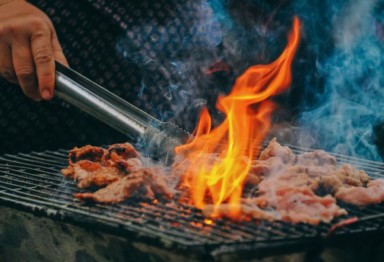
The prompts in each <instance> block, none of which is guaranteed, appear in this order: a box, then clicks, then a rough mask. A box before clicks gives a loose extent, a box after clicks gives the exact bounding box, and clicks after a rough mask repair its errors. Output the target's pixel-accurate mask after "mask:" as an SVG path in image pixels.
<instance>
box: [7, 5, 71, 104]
mask: <svg viewBox="0 0 384 262" xmlns="http://www.w3.org/2000/svg"><path fill="white" fill-rule="evenodd" d="M55 60H57V61H58V62H60V63H62V64H64V65H68V63H67V60H66V58H65V56H64V54H63V51H62V48H61V46H60V43H59V40H58V38H57V35H56V32H55V29H54V27H53V24H52V22H51V20H50V19H49V18H48V16H47V15H46V14H45V13H44V12H43V11H41V10H40V9H38V8H37V7H35V6H33V5H31V4H29V3H27V2H26V1H24V0H0V75H1V76H2V77H4V78H5V79H7V80H8V81H10V82H12V83H15V84H19V85H20V86H21V88H22V90H23V92H24V94H25V95H26V96H28V97H30V98H32V99H33V100H36V101H40V100H41V99H44V100H50V99H51V98H52V97H53V91H54V86H55Z"/></svg>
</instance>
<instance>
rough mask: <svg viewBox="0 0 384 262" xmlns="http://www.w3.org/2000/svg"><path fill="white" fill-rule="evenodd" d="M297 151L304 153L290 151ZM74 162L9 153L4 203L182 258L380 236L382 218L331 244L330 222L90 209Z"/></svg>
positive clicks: (348, 230) (163, 208)
mask: <svg viewBox="0 0 384 262" xmlns="http://www.w3.org/2000/svg"><path fill="white" fill-rule="evenodd" d="M291 148H293V149H294V151H295V152H296V153H300V152H303V151H306V150H305V149H301V148H295V147H293V146H291ZM336 157H337V158H338V161H340V162H342V163H351V164H353V165H354V166H356V167H358V168H361V169H363V170H365V171H366V172H367V173H368V174H369V175H370V176H371V177H374V178H379V177H384V165H383V164H382V163H377V162H372V161H365V160H361V159H357V158H352V157H347V156H342V155H336ZM66 164H67V151H66V150H58V151H45V152H41V153H37V152H33V153H30V154H22V153H20V154H17V155H4V156H2V157H0V201H1V203H2V204H4V205H7V206H14V207H16V208H21V209H24V210H27V211H30V212H33V213H35V214H37V215H43V216H48V217H51V218H52V219H58V220H63V221H68V222H71V223H75V224H79V225H82V226H86V227H90V228H97V229H100V230H107V231H108V232H113V233H114V234H119V235H123V236H125V237H127V238H130V239H134V240H138V239H140V240H143V241H146V242H147V243H150V244H153V245H156V246H159V247H162V248H168V249H172V250H174V251H175V252H184V251H185V250H193V251H194V252H195V254H200V255H201V256H212V255H217V254H220V253H223V252H224V253H225V252H241V251H244V252H245V250H246V251H247V252H248V251H250V250H251V251H254V252H261V251H262V250H264V251H265V250H271V251H272V252H276V251H278V250H279V249H280V250H281V249H282V248H284V249H285V250H286V249H287V248H292V249H294V248H305V247H308V246H309V245H311V244H314V243H320V242H321V243H327V242H332V241H333V240H336V239H340V238H343V239H344V238H348V239H354V238H357V236H358V237H359V238H360V237H361V236H362V235H367V234H369V235H372V234H380V232H381V233H382V231H383V229H384V223H383V220H382V219H375V220H367V221H362V222H360V223H357V224H356V225H353V226H349V227H344V228H341V229H339V230H337V231H336V232H335V233H334V234H333V235H332V236H331V237H329V238H327V237H326V235H327V232H328V230H329V228H330V226H331V225H330V224H320V225H318V226H312V225H306V224H298V225H294V224H289V223H285V222H273V223H270V222H266V221H261V222H260V221H251V222H241V223H240V222H233V221H229V220H226V219H219V220H215V221H214V223H213V224H212V225H208V224H206V223H204V219H205V218H204V216H203V215H202V213H201V212H200V211H199V210H196V209H194V208H191V207H189V206H185V205H182V204H172V205H170V204H166V203H156V204H154V203H151V202H137V201H135V202H133V201H126V202H125V203H122V204H116V205H102V204H92V205H89V204H85V203H83V202H81V201H78V200H76V199H75V198H74V197H73V196H72V195H73V193H75V192H79V191H81V190H80V189H78V188H77V187H76V185H75V183H74V182H73V181H71V180H69V179H65V178H64V177H63V176H62V175H61V173H60V169H61V168H63V167H65V166H66ZM342 207H344V208H346V209H347V210H348V213H349V214H348V216H344V217H341V218H338V219H336V220H334V221H333V223H337V222H338V221H340V220H343V219H346V218H348V217H353V216H358V217H359V218H362V217H366V216H369V215H375V214H382V213H384V205H383V204H381V205H374V206H369V207H367V208H364V209H359V208H356V207H351V206H342Z"/></svg>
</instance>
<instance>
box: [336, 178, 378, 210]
mask: <svg viewBox="0 0 384 262" xmlns="http://www.w3.org/2000/svg"><path fill="white" fill-rule="evenodd" d="M336 198H337V199H338V200H341V201H343V202H345V203H348V204H352V205H356V206H367V205H371V204H379V203H381V202H383V201H384V179H376V180H373V181H371V182H369V183H368V185H367V187H357V186H355V187H348V188H345V187H344V188H340V189H339V190H338V191H337V192H336Z"/></svg>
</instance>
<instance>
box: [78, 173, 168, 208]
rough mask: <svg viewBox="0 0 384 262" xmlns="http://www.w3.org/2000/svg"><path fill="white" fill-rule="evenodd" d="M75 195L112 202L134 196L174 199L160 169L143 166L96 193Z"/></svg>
mask: <svg viewBox="0 0 384 262" xmlns="http://www.w3.org/2000/svg"><path fill="white" fill-rule="evenodd" d="M74 196H75V197H77V198H79V199H82V200H92V201H95V202H100V203H106V204H112V203H119V202H123V201H124V200H126V199H127V198H130V197H134V196H136V197H140V198H154V197H160V198H166V199H172V198H173V193H172V192H171V191H170V190H169V188H168V186H167V185H166V183H165V181H164V179H163V175H161V174H160V173H159V169H154V168H152V169H150V168H142V169H140V170H137V171H134V172H132V173H131V174H129V175H127V176H125V177H123V178H122V179H119V180H117V181H116V182H113V183H111V184H110V185H108V186H106V187H105V188H102V189H99V190H98V191H96V192H94V193H77V194H75V195H74Z"/></svg>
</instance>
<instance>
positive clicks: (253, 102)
mask: <svg viewBox="0 0 384 262" xmlns="http://www.w3.org/2000/svg"><path fill="white" fill-rule="evenodd" d="M299 30H300V21H299V19H298V18H296V17H295V18H294V20H293V30H292V32H291V33H290V34H289V35H288V43H287V46H286V48H285V50H284V52H283V53H282V54H281V55H280V56H279V57H278V58H277V59H276V60H275V61H274V62H272V63H271V64H268V65H255V66H252V67H250V68H248V69H247V70H246V71H245V73H244V74H243V75H241V76H240V77H239V78H238V79H237V80H236V82H235V85H234V87H233V89H232V91H231V93H230V94H229V95H228V96H225V97H219V99H218V102H217V108H218V109H219V110H220V111H222V112H223V113H224V114H225V115H226V118H225V120H224V121H223V122H222V123H221V124H220V125H219V126H217V127H216V128H212V123H211V116H210V115H209V112H208V110H207V109H206V108H204V109H203V110H202V112H201V115H200V119H199V123H198V125H197V127H196V130H195V132H194V138H193V139H192V140H191V141H188V142H187V144H185V145H182V146H179V147H177V148H176V149H175V151H176V154H177V155H181V156H182V157H185V159H186V162H187V163H188V164H187V168H186V170H185V172H184V174H183V175H184V176H183V185H184V186H186V187H188V188H190V191H191V199H190V200H191V204H193V205H195V206H196V207H197V208H200V209H202V208H204V206H205V205H206V204H211V203H213V204H214V205H215V206H216V207H217V206H218V205H220V204H221V203H224V202H226V203H228V204H230V205H231V207H233V208H231V214H229V215H230V216H231V217H233V218H236V217H237V216H238V215H239V209H238V207H239V203H240V200H241V194H242V191H243V184H244V180H245V178H246V176H247V174H248V172H249V169H250V161H249V160H252V159H255V157H256V156H257V154H258V153H259V152H258V150H257V148H258V146H259V145H260V144H261V142H262V140H263V139H264V138H265V136H266V134H267V132H268V130H269V128H270V125H271V120H270V118H271V114H272V113H273V111H274V109H275V108H276V105H275V104H274V103H273V102H272V101H270V100H268V99H269V98H270V97H271V96H273V95H276V94H279V93H281V92H283V91H285V90H286V89H287V88H288V87H289V85H290V83H291V64H292V60H293V57H294V55H295V52H296V49H297V46H298V44H299V35H300V32H299ZM184 164H185V163H184ZM214 215H215V214H213V216H214Z"/></svg>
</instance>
